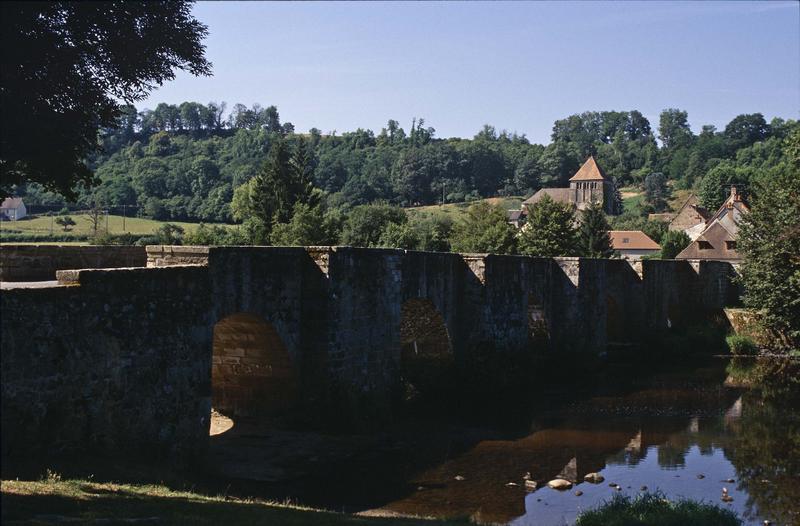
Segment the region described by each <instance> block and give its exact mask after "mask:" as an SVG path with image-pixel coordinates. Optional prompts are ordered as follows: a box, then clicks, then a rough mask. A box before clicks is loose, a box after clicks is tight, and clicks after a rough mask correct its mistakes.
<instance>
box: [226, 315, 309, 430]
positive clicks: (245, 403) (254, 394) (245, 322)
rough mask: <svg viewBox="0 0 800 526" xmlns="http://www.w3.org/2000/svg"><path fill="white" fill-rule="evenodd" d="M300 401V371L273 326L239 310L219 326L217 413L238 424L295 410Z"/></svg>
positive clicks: (256, 316) (258, 317)
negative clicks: (296, 370)
mask: <svg viewBox="0 0 800 526" xmlns="http://www.w3.org/2000/svg"><path fill="white" fill-rule="evenodd" d="M296 397H297V378H296V373H295V367H294V365H293V364H292V360H291V357H290V356H289V352H288V350H287V348H286V345H285V344H284V342H283V340H282V339H281V337H280V335H279V334H278V332H277V330H276V329H275V327H274V326H273V325H272V324H271V323H269V322H268V321H266V320H265V319H263V318H262V317H261V316H258V315H255V314H252V313H247V312H239V313H235V314H231V315H229V316H226V317H225V318H223V319H221V320H219V321H218V322H217V323H216V324H215V325H214V336H213V352H212V356H211V406H212V411H214V412H216V413H218V414H221V415H224V416H226V417H228V418H230V419H233V420H234V421H235V420H236V419H238V418H249V417H263V416H274V415H277V414H280V413H282V412H285V411H287V410H288V409H290V408H292V406H293V405H294V403H295V401H296ZM212 416H213V415H212Z"/></svg>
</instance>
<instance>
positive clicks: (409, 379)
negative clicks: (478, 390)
mask: <svg viewBox="0 0 800 526" xmlns="http://www.w3.org/2000/svg"><path fill="white" fill-rule="evenodd" d="M732 276H733V269H732V267H731V266H730V265H729V264H727V263H722V262H712V261H705V262H694V263H692V262H687V261H659V260H651V261H643V262H640V263H637V264H636V266H635V267H634V266H632V265H631V264H629V263H628V262H626V261H622V260H596V259H578V258H557V259H544V258H541V259H539V258H530V257H523V256H495V255H482V254H471V255H460V254H451V253H429V252H414V251H403V250H383V249H357V248H349V247H306V248H303V247H294V248H283V247H170V246H150V247H147V267H146V268H145V267H140V268H115V269H83V270H62V271H59V273H58V281H57V282H53V283H52V284H50V285H48V286H45V287H41V286H39V287H32V286H30V285H29V284H24V283H23V284H18V285H12V286H9V285H10V284H8V283H6V284H4V289H3V290H2V292H1V293H0V299H1V300H2V448H3V456H4V457H5V456H7V455H16V454H23V453H25V454H29V453H31V452H34V451H38V450H43V449H49V450H51V451H52V450H61V449H71V448H75V447H83V448H85V447H88V446H89V445H91V446H92V447H97V448H100V449H113V450H119V449H120V448H122V449H126V448H130V449H137V450H145V451H157V452H161V453H178V454H188V455H193V454H197V453H199V452H202V451H203V450H204V449H205V447H206V445H207V442H208V435H209V415H210V412H211V408H212V405H213V406H214V408H215V409H216V410H218V411H220V412H222V413H223V414H226V415H228V416H232V417H233V418H272V417H274V416H275V415H282V414H285V413H286V412H288V411H292V410H294V411H297V410H298V409H300V410H301V411H302V412H303V413H304V414H307V415H312V416H314V415H316V417H318V418H319V419H320V420H321V421H324V419H325V418H326V417H328V418H330V417H331V415H334V417H335V418H336V419H344V420H346V419H348V418H353V419H359V420H362V421H363V420H367V421H369V420H375V419H378V418H379V417H380V416H382V415H383V416H385V413H386V412H387V411H390V409H391V407H393V404H395V403H396V402H397V400H398V399H401V398H403V397H404V396H413V394H414V393H419V392H424V391H426V390H429V389H435V388H436V385H437V382H438V378H439V375H440V374H446V373H447V371H448V370H450V371H452V370H459V369H463V368H468V367H469V364H486V363H488V362H487V360H488V361H489V362H491V363H508V364H514V363H518V362H519V361H520V360H522V361H525V359H526V358H527V357H530V356H534V355H545V356H546V355H564V356H575V357H576V358H588V357H599V356H603V355H604V354H605V353H606V352H607V349H608V348H609V347H610V346H615V345H626V344H632V343H637V342H640V341H642V339H643V338H645V337H647V336H648V335H651V334H659V333H661V332H664V331H669V330H675V329H676V328H679V327H680V326H681V325H682V324H684V323H686V322H687V321H688V320H687V316H692V317H693V318H698V317H700V316H702V315H703V313H711V312H719V311H720V309H722V307H724V306H725V305H726V304H730V303H731V302H732V301H734V300H735V299H736V297H737V294H738V292H737V290H736V288H735V286H734V285H733V284H732V282H731V277H732ZM479 366H480V365H479ZM409 393H411V395H409Z"/></svg>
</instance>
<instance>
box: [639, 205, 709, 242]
mask: <svg viewBox="0 0 800 526" xmlns="http://www.w3.org/2000/svg"><path fill="white" fill-rule="evenodd" d="M710 215H711V214H710V213H709V212H708V210H706V209H705V208H703V207H702V206H700V202H699V201H698V199H697V196H696V195H694V194H691V195H690V196H689V198H688V199H687V200H686V202H684V203H683V205H682V206H681V207H680V208H679V209H678V211H677V212H675V213H663V214H650V215H649V216H647V219H649V220H651V221H664V222H667V223H669V226H668V228H669V229H670V230H672V231H682V232H685V233H686V235H687V236H689V239H691V240H692V241H694V240H695V239H697V238H698V236H699V235H700V234H701V233H702V232H703V230H705V228H706V222H707V221H708V219H709V217H710Z"/></svg>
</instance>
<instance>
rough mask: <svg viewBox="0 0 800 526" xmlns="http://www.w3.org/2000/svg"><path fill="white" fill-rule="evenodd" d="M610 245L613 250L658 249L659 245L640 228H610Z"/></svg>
mask: <svg viewBox="0 0 800 526" xmlns="http://www.w3.org/2000/svg"><path fill="white" fill-rule="evenodd" d="M608 236H609V237H610V238H611V247H612V248H613V249H614V250H660V249H661V247H660V246H659V245H658V243H656V242H655V241H653V240H652V239H650V238H649V237H648V236H647V234H645V233H644V232H642V231H641V230H611V231H610V232H609V233H608Z"/></svg>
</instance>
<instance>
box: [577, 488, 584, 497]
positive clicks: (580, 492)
mask: <svg viewBox="0 0 800 526" xmlns="http://www.w3.org/2000/svg"><path fill="white" fill-rule="evenodd" d="M581 495H583V492H582V491H581V490H578V491H576V492H575V496H576V497H580V496H581Z"/></svg>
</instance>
